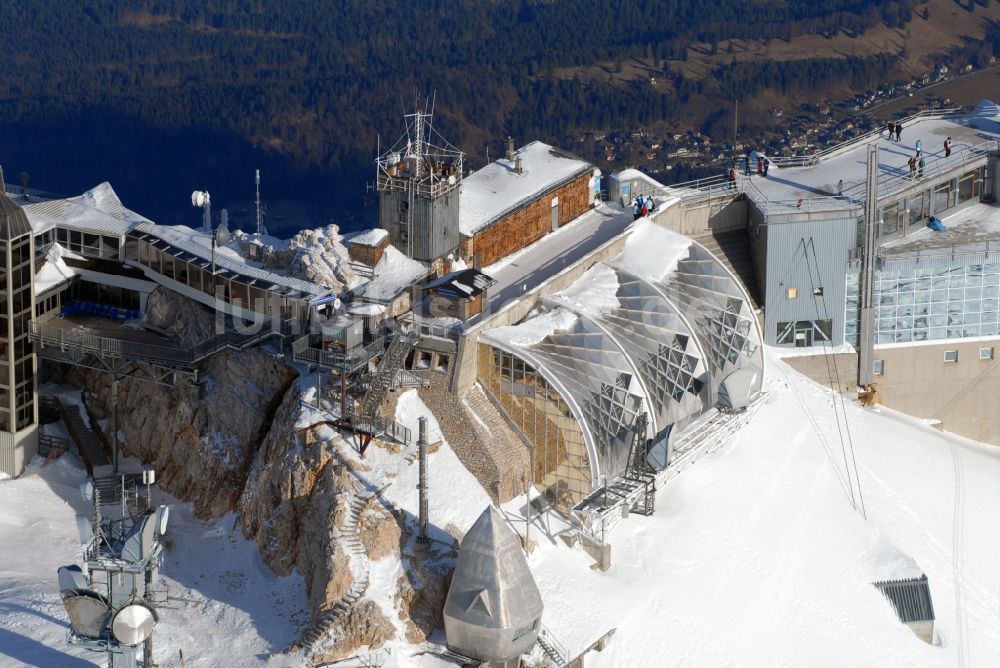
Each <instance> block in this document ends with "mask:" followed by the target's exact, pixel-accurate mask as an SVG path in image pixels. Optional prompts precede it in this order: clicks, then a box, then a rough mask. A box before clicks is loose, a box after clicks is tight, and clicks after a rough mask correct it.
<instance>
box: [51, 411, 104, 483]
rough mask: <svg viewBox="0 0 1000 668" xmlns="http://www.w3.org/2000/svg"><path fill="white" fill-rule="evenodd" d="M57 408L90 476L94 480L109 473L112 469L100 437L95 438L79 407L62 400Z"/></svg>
mask: <svg viewBox="0 0 1000 668" xmlns="http://www.w3.org/2000/svg"><path fill="white" fill-rule="evenodd" d="M58 410H59V415H60V417H62V419H63V422H64V423H66V431H68V432H69V436H70V438H71V439H72V440H73V442H74V443H76V447H77V449H78V450H79V451H80V457H81V458H82V459H83V463H84V464H85V465H86V466H87V472H88V473H90V477H91V478H93V479H94V480H99V479H101V478H104V477H105V476H109V475H111V473H112V471H113V470H114V466H113V465H112V463H111V458H110V457H108V453H107V452H105V451H104V446H103V445H102V444H101V441H100V439H98V438H97V435H96V434H95V433H94V432H93V431H92V430H91V429H90V425H88V424H87V422H86V421H85V420H84V419H83V414H82V413H81V412H80V407H79V406H77V405H76V404H73V405H70V406H67V405H65V404H63V403H62V402H58Z"/></svg>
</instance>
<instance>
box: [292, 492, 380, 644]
mask: <svg viewBox="0 0 1000 668" xmlns="http://www.w3.org/2000/svg"><path fill="white" fill-rule="evenodd" d="M369 498H371V497H365V496H361V495H359V494H355V495H354V496H353V497H352V498H351V500H350V502H349V503H348V514H347V520H346V521H345V526H344V531H343V533H342V534H341V536H340V544H341V545H342V546H343V548H344V551H345V552H346V553H347V556H348V557H349V559H350V568H351V588H350V589H349V590H348V592H347V593H346V594H344V596H343V597H342V598H341V599H340V600H339V601H337V602H336V603H335V604H334V605H333V607H331V608H327V609H326V610H324V611H323V612H322V613H320V616H319V617H318V618H317V619H316V623H315V624H314V625H313V627H312V628H311V629H310V630H309V631H307V632H306V633H305V634H304V635H303V636H302V638H301V640H299V642H298V643H297V644H296V645H295V647H294V648H293V649H304V650H310V649H312V648H313V646H314V645H316V643H317V642H319V640H320V639H321V638H323V637H324V636H325V635H327V634H328V633H329V632H330V631H331V630H333V629H334V628H335V627H336V625H337V623H338V622H339V621H340V620H341V618H342V617H344V615H346V614H347V613H348V611H350V610H351V608H353V607H354V605H355V604H356V603H357V602H358V599H360V598H361V597H362V596H364V593H365V591H367V589H368V554H367V553H366V552H365V546H364V545H363V544H362V543H361V513H363V512H364V509H365V506H367V505H368V500H369Z"/></svg>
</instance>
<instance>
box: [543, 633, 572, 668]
mask: <svg viewBox="0 0 1000 668" xmlns="http://www.w3.org/2000/svg"><path fill="white" fill-rule="evenodd" d="M538 646H539V647H541V648H542V652H544V653H545V657H546V659H547V661H546V663H547V664H548V665H550V666H557V668H562V667H563V666H565V665H566V661H567V659H566V657H567V654H566V648H565V647H563V646H562V643H560V642H559V641H558V640H556V637H555V636H554V635H552V631H550V630H549V629H548V628H546V627H545V625H544V624H539V629H538Z"/></svg>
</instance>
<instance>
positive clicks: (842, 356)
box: [784, 353, 858, 392]
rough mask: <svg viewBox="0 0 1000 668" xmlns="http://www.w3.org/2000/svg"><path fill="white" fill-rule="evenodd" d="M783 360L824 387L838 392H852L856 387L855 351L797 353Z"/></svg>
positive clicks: (856, 360)
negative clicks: (831, 353) (815, 353)
mask: <svg viewBox="0 0 1000 668" xmlns="http://www.w3.org/2000/svg"><path fill="white" fill-rule="evenodd" d="M784 361H785V362H786V363H787V364H788V366H790V367H792V368H793V369H795V370H796V371H798V372H799V373H801V374H802V375H803V376H805V377H807V378H810V379H812V380H814V381H816V382H817V383H819V384H820V385H823V386H824V387H830V388H834V389H837V390H838V391H840V392H852V391H854V390H856V389H857V380H858V354H857V353H837V354H834V355H823V354H817V355H798V356H794V357H786V358H784Z"/></svg>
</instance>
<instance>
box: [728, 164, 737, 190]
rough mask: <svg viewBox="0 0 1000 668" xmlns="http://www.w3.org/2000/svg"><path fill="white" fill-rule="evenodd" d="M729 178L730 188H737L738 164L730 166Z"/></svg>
mask: <svg viewBox="0 0 1000 668" xmlns="http://www.w3.org/2000/svg"><path fill="white" fill-rule="evenodd" d="M727 178H728V179H729V189H730V190H736V165H735V164H734V165H732V166H731V167H730V168H729V175H728V177H727Z"/></svg>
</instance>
